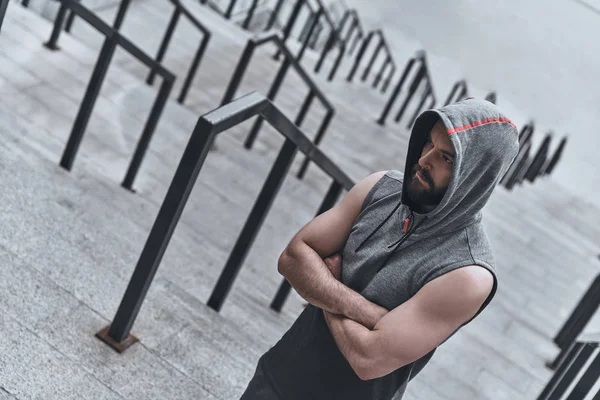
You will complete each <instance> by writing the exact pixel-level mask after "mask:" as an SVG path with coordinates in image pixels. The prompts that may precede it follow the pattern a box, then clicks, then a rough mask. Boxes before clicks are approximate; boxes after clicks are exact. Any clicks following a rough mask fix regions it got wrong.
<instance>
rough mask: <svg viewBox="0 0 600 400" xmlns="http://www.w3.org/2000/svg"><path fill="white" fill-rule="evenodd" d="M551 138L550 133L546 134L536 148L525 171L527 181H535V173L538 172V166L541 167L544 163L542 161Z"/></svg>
mask: <svg viewBox="0 0 600 400" xmlns="http://www.w3.org/2000/svg"><path fill="white" fill-rule="evenodd" d="M551 139H552V136H551V135H550V134H548V135H546V137H545V138H544V140H543V141H542V144H541V145H540V147H539V148H538V151H537V153H536V154H535V156H534V157H533V161H531V165H530V166H529V168H528V169H527V172H526V173H525V179H527V180H528V181H530V182H534V181H535V178H536V177H537V174H538V172H539V170H540V168H541V167H542V165H543V164H544V161H545V160H546V155H547V154H548V148H549V147H550V140H551Z"/></svg>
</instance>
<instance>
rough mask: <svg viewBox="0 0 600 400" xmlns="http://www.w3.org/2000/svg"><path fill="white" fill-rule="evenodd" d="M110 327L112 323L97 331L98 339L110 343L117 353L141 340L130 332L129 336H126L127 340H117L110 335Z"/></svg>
mask: <svg viewBox="0 0 600 400" xmlns="http://www.w3.org/2000/svg"><path fill="white" fill-rule="evenodd" d="M109 328H110V325H108V326H107V327H105V328H104V329H102V330H101V331H100V332H98V333H96V335H95V336H96V337H97V338H98V339H100V340H102V341H103V342H104V343H106V344H107V345H109V346H110V347H112V348H113V349H114V350H115V351H116V352H117V353H123V352H124V351H125V350H127V349H128V348H129V347H130V346H131V345H133V344H134V343H137V342H139V339H138V338H136V337H135V336H133V335H132V334H129V336H127V337H126V338H125V340H123V341H122V342H116V341H115V340H114V339H113V338H111V337H110V336H108V330H109Z"/></svg>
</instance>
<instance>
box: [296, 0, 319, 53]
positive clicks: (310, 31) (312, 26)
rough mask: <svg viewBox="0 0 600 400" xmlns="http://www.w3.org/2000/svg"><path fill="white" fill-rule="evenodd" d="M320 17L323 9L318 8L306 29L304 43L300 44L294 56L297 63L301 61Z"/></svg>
mask: <svg viewBox="0 0 600 400" xmlns="http://www.w3.org/2000/svg"><path fill="white" fill-rule="evenodd" d="M321 15H323V9H322V8H319V10H318V11H317V12H316V13H315V15H314V16H313V18H312V19H311V23H310V27H309V28H308V32H307V33H306V37H305V38H304V42H303V43H302V47H301V48H300V51H299V52H298V55H297V56H296V60H297V61H298V62H300V61H302V57H303V56H304V52H305V51H306V48H307V47H308V42H309V41H310V37H311V36H312V34H313V32H314V31H315V28H316V27H317V24H318V23H319V19H321Z"/></svg>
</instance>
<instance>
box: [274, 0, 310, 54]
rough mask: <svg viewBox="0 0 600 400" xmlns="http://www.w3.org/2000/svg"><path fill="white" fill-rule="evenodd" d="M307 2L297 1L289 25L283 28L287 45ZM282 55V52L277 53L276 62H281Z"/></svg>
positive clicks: (284, 40)
mask: <svg viewBox="0 0 600 400" xmlns="http://www.w3.org/2000/svg"><path fill="white" fill-rule="evenodd" d="M305 1H306V0H297V1H296V4H295V5H294V8H293V9H292V13H291V14H290V17H289V18H288V22H287V24H285V27H284V28H283V39H282V40H283V43H285V42H286V41H287V39H288V38H289V37H290V33H291V32H292V29H293V28H294V25H295V24H296V20H297V19H298V14H300V10H301V9H302V6H303V5H304V2H305ZM280 55H281V51H279V50H278V51H277V52H276V53H275V55H274V56H273V59H274V60H279V56H280Z"/></svg>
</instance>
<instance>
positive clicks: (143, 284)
mask: <svg viewBox="0 0 600 400" xmlns="http://www.w3.org/2000/svg"><path fill="white" fill-rule="evenodd" d="M214 138H215V134H214V133H213V127H212V125H211V124H210V123H208V122H207V121H206V120H205V119H203V118H200V120H199V121H198V123H197V124H196V127H195V128H194V132H193V133H192V136H191V138H190V141H189V142H188V145H187V147H186V149H185V151H184V153H183V156H182V157H181V161H180V162H179V166H178V167H177V170H176V171H175V176H174V177H173V180H172V181H171V185H170V186H169V190H168V191H167V194H166V196H165V199H164V201H163V203H162V206H161V207H160V211H159V212H158V215H157V217H156V220H155V221H154V225H153V226H152V230H151V231H150V235H149V236H148V239H147V241H146V244H145V245H144V249H143V250H142V253H141V255H140V258H139V259H138V262H137V265H136V267H135V270H134V272H133V275H132V277H131V280H130V281H129V285H128V286H127V290H126V292H125V295H124V296H123V299H122V300H121V304H120V305H119V309H118V310H117V313H116V314H115V317H114V319H113V321H112V323H111V324H110V329H109V333H108V335H109V336H110V338H112V339H113V340H114V341H116V342H117V343H120V342H122V341H123V340H125V339H126V338H127V337H128V336H129V332H130V331H131V327H132V325H133V323H134V321H135V318H136V317H137V314H138V312H139V310H140V307H141V306H142V303H143V301H144V298H145V296H146V293H147V292H148V289H149V288H150V284H151V283H152V279H153V278H154V275H155V274H156V271H157V270H158V266H159V265H160V262H161V260H162V257H163V255H164V253H165V250H166V249H167V245H168V244H169V241H170V240H171V237H172V236H173V232H174V230H175V227H176V226H177V222H178V221H179V218H180V217H181V213H182V212H183V209H184V207H185V204H186V202H187V200H188V198H189V196H190V193H191V191H192V189H193V187H194V183H195V182H196V179H197V177H198V173H199V172H200V169H201V168H202V165H203V164H204V161H205V159H206V156H207V155H208V152H209V150H210V147H211V144H212V142H213V141H214Z"/></svg>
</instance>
